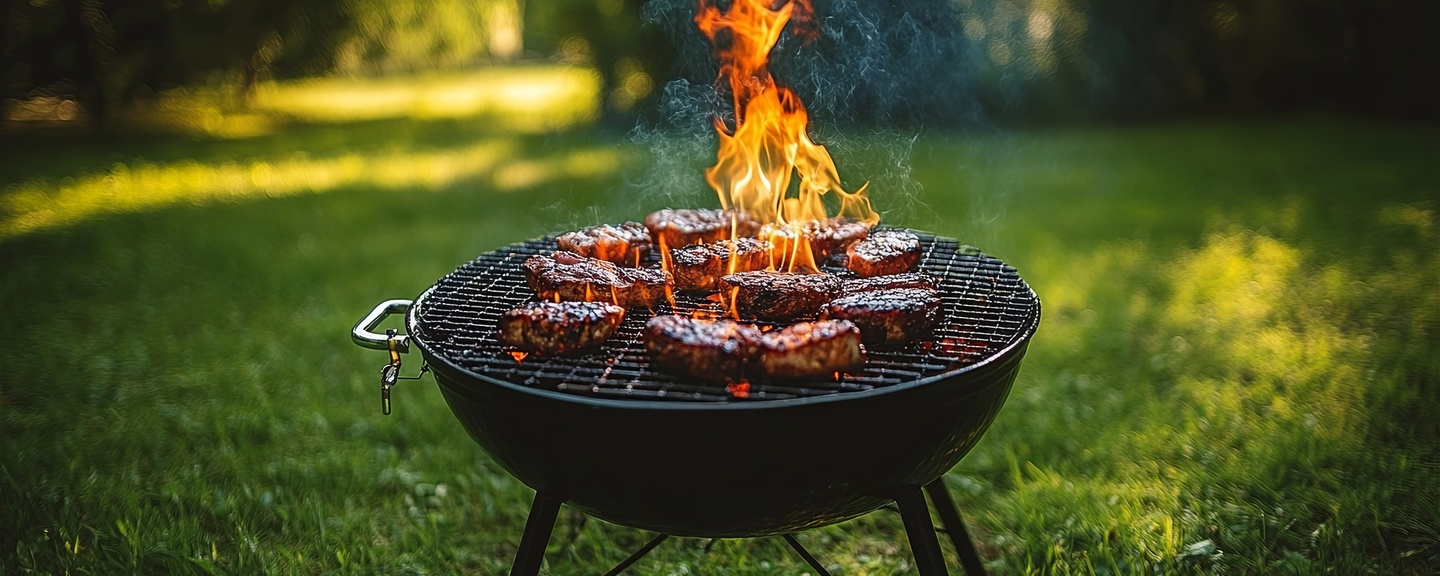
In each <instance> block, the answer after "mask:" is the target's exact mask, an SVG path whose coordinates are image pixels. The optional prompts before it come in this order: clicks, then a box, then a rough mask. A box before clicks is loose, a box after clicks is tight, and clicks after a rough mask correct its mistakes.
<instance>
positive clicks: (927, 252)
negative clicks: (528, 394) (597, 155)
mask: <svg viewBox="0 0 1440 576" xmlns="http://www.w3.org/2000/svg"><path fill="white" fill-rule="evenodd" d="M915 233H916V234H917V235H919V236H920V239H921V244H922V246H923V248H924V257H923V258H922V259H921V261H920V264H919V266H917V270H919V271H923V272H926V273H928V274H930V275H931V276H933V277H935V278H936V279H937V280H938V284H939V286H938V287H939V289H940V295H941V299H942V300H943V302H944V307H945V320H944V322H942V324H941V327H940V328H938V329H937V330H935V332H934V333H933V334H932V335H931V337H930V338H928V339H924V340H917V341H915V342H911V343H910V344H909V345H907V346H905V347H904V348H901V349H898V350H883V351H881V350H867V351H866V354H867V360H866V362H865V369H864V371H862V372H859V373H853V374H849V373H845V374H839V375H838V378H834V379H827V380H812V381H784V382H779V381H774V382H759V381H751V382H744V383H734V384H731V385H728V386H727V385H724V384H718V383H705V382H696V381H693V380H689V379H685V378H683V377H676V376H672V375H670V374H667V373H664V372H661V371H658V370H654V369H651V367H650V362H649V358H648V353H647V352H646V350H645V343H644V341H643V340H642V339H641V333H642V331H643V329H644V327H645V322H646V321H648V320H649V319H650V318H651V317H653V316H655V315H656V314H671V313H674V314H681V315H686V316H688V315H692V314H694V313H696V312H701V311H703V312H708V313H711V314H713V315H714V316H715V317H720V316H721V315H722V310H721V309H720V307H719V305H718V304H717V303H715V302H713V301H710V300H707V299H705V298H701V297H695V296H690V295H686V294H681V293H677V294H676V305H675V307H674V308H672V307H671V305H670V303H668V302H662V303H660V304H659V305H658V306H657V307H656V309H655V310H653V311H652V310H645V309H631V310H629V311H628V313H627V314H626V316H625V321H624V322H623V323H622V324H621V325H620V328H619V329H618V330H617V331H616V333H615V334H614V335H613V336H611V337H610V339H609V340H607V341H606V342H605V343H604V344H602V345H601V346H600V348H599V349H597V350H591V351H589V352H588V353H585V354H582V355H567V356H544V355H536V354H531V355H528V356H523V358H521V359H519V360H517V357H518V356H520V355H518V354H516V355H512V350H511V349H510V348H508V347H506V346H503V345H501V344H500V342H499V341H498V340H496V337H495V333H496V323H497V322H498V321H499V319H500V316H501V315H502V314H504V313H505V312H506V311H508V310H510V309H511V308H514V307H516V306H519V305H520V304H522V303H525V302H529V301H532V300H535V299H536V296H535V292H534V291H533V290H531V289H530V287H529V286H528V285H526V283H525V272H524V269H523V268H522V267H521V263H523V262H524V261H525V259H526V258H528V257H530V256H532V255H535V254H540V253H542V252H548V251H551V250H554V249H555V239H554V237H543V238H536V239H533V240H528V241H525V242H520V243H516V244H511V245H509V246H506V247H504V248H501V249H499V250H496V251H493V252H488V253H486V254H484V255H481V256H480V257H479V258H477V259H475V260H474V261H472V262H470V263H468V264H466V265H464V266H461V267H460V268H458V269H456V270H455V271H454V272H452V273H450V274H448V275H446V276H445V277H444V278H441V279H440V281H439V282H437V283H436V284H435V286H434V287H433V288H432V289H431V290H429V291H428V292H426V294H425V295H423V296H422V297H421V298H420V300H419V301H418V302H417V303H416V305H417V306H419V310H418V319H419V330H418V333H417V334H412V337H417V338H422V339H424V340H425V341H426V342H427V343H430V344H432V346H431V348H432V349H433V350H434V351H435V353H436V354H439V355H441V356H443V357H445V358H447V359H449V360H450V361H452V362H454V363H455V364H456V365H458V366H460V367H462V368H465V369H467V370H469V371H471V372H474V373H476V374H482V375H484V376H488V377H490V378H496V379H500V380H505V381H507V382H512V383H515V384H520V385H524V386H531V387H535V388H542V389H547V390H554V391H559V392H565V393H573V394H580V395H586V396H592V397H604V398H621V399H623V398H634V399H644V400H677V401H698V402H725V401H736V400H740V399H743V400H752V401H753V400H776V399H787V398H798V397H808V396H820V395H827V394H839V393H845V392H854V391H862V390H870V389H873V388H880V387H884V386H893V385H895V384H900V383H904V382H912V381H915V380H919V379H921V378H925V377H929V376H935V375H939V374H944V373H946V372H951V371H954V370H958V369H960V368H963V367H965V366H967V365H970V364H973V363H975V362H978V361H980V360H983V359H985V358H988V357H990V356H991V355H994V354H996V353H998V352H999V351H1001V350H1003V349H1004V348H1005V347H1006V346H1008V345H1010V344H1012V343H1014V342H1016V341H1018V340H1019V339H1020V337H1021V335H1022V332H1023V330H1024V328H1025V326H1026V325H1028V324H1029V323H1031V322H1032V321H1033V319H1034V316H1035V314H1036V312H1037V311H1038V306H1039V302H1038V301H1037V299H1036V298H1035V295H1034V293H1033V292H1032V291H1031V290H1030V288H1029V286H1027V285H1026V284H1025V282H1024V281H1022V280H1021V279H1020V276H1019V274H1017V273H1016V271H1015V269H1014V268H1012V267H1010V266H1008V265H1006V264H1004V263H1003V262H1001V261H999V260H997V259H995V258H992V257H990V256H987V255H985V254H983V253H981V252H979V251H978V250H975V249H973V248H970V247H968V246H962V245H961V244H959V243H958V242H956V241H955V240H953V239H949V238H943V237H937V236H933V235H929V234H925V233H922V232H915ZM656 258H657V257H656V255H654V254H652V255H651V258H650V261H648V262H646V263H645V264H646V265H649V266H654V265H656ZM826 271H827V272H830V273H833V274H836V275H839V276H849V275H850V272H849V271H847V270H845V269H843V268H835V267H831V266H826ZM760 324H761V325H762V326H764V325H765V324H764V323H760Z"/></svg>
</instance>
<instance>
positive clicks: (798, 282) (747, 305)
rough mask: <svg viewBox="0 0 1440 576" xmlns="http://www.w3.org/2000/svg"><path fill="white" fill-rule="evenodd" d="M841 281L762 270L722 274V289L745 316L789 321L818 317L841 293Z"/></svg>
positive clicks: (813, 275) (825, 276)
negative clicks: (826, 305) (823, 308)
mask: <svg viewBox="0 0 1440 576" xmlns="http://www.w3.org/2000/svg"><path fill="white" fill-rule="evenodd" d="M840 284H841V282H840V279H839V278H836V277H834V276H831V275H829V274H792V273H790V272H774V271H769V270H759V271H754V272H737V273H735V274H726V275H724V276H721V277H720V286H719V288H720V295H721V296H722V297H724V298H725V299H726V300H727V301H731V302H732V304H733V305H734V307H735V310H736V313H737V314H738V315H739V316H740V317H741V318H747V319H748V318H755V319H760V320H771V321H787V320H795V319H799V318H814V317H815V316H816V315H817V314H819V313H820V307H821V306H823V305H824V304H825V303H826V302H829V301H830V300H831V299H832V298H834V297H835V296H836V295H838V294H839V293H840Z"/></svg>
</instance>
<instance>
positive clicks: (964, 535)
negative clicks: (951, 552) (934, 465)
mask: <svg viewBox="0 0 1440 576" xmlns="http://www.w3.org/2000/svg"><path fill="white" fill-rule="evenodd" d="M925 492H927V493H929V494H930V503H931V504H934V505H935V511H936V512H939V513H940V523H941V524H942V525H944V526H945V532H946V533H948V534H949V535H950V543H951V544H954V545H955V551H956V552H959V553H960V565H961V566H964V567H965V574H966V576H985V565H984V564H982V563H980V554H979V553H977V552H975V543H974V542H973V541H972V540H971V539H970V533H969V532H968V531H966V530H965V521H964V520H961V519H960V509H959V508H958V507H956V506H955V501H954V500H952V499H951V498H950V490H949V489H948V488H946V487H945V479H944V478H940V479H938V480H936V481H934V482H931V483H929V484H926V485H925Z"/></svg>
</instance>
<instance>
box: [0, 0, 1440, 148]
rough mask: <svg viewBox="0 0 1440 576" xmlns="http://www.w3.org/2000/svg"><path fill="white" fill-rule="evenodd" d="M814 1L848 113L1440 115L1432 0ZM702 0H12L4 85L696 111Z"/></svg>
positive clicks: (837, 110) (799, 65)
mask: <svg viewBox="0 0 1440 576" xmlns="http://www.w3.org/2000/svg"><path fill="white" fill-rule="evenodd" d="M815 8H816V12H817V14H816V26H818V27H819V29H820V32H821V34H820V35H819V37H818V39H816V40H814V41H810V42H804V41H802V40H801V39H800V38H799V37H793V36H787V37H786V38H785V39H783V40H782V42H781V44H780V45H779V46H778V48H777V53H778V55H777V57H776V58H775V62H776V63H775V66H774V67H775V74H776V76H777V78H779V79H780V81H781V82H782V83H785V84H788V85H790V86H791V87H793V88H794V89H796V90H797V91H798V92H799V93H800V95H801V97H802V98H803V99H804V100H805V101H806V102H807V103H808V104H809V106H810V107H811V108H812V110H815V111H817V114H819V115H821V117H824V116H826V115H828V116H829V117H830V118H831V119H833V120H838V121H848V122H859V123H866V124H886V125H896V124H899V125H914V124H927V125H947V126H970V125H977V124H980V125H984V124H992V123H998V124H1017V123H1035V122H1051V121H1077V120H1081V121H1089V120H1140V119H1153V118H1165V117H1176V116H1186V115H1209V114H1239V115H1253V114H1265V113H1287V112H1294V111H1313V110H1323V111H1339V112H1344V113H1354V114H1360V115H1366V116H1375V117H1384V118H1398V119H1427V120H1434V119H1436V118H1437V117H1440V74H1437V72H1440V34H1436V33H1435V24H1436V23H1437V22H1440V4H1437V3H1434V2H1400V1H1395V0H1164V1H1155V2H1131V1H1122V0H1030V1H1024V0H1015V1H1009V0H891V1H888V2H865V1H858V0H817V2H816V6H815ZM497 10H510V11H514V12H517V13H518V16H519V18H520V20H521V21H522V22H523V44H505V43H503V42H502V43H497V42H495V41H492V40H493V39H487V38H485V30H487V29H488V28H487V27H486V26H484V25H483V22H482V21H484V20H486V19H488V18H492V17H493V16H494V14H496V13H499V12H497ZM694 10H695V3H694V2H693V1H692V0H650V1H649V2H646V1H643V0H556V1H545V2H539V1H534V0H530V1H523V0H496V1H493V2H476V3H468V4H467V3H460V2H453V1H447V0H439V1H436V2H428V3H403V2H399V3H390V2H381V1H378V0H344V1H339V2H334V1H329V0H179V1H176V2H169V3H155V2H141V1H126V0H51V1H46V2H39V1H32V0H13V1H11V2H9V3H8V6H7V7H6V8H5V10H4V13H3V20H4V24H3V26H0V45H3V48H4V52H3V58H0V96H3V97H4V98H9V99H24V98H27V97H34V96H35V95H57V94H58V95H67V96H73V97H75V99H76V101H77V102H79V103H80V105H81V106H82V107H84V108H85V109H86V110H88V111H90V112H92V113H93V116H94V117H96V118H98V119H100V120H101V122H98V123H97V125H100V126H103V125H104V122H103V120H104V118H105V117H106V116H107V111H108V110H110V109H112V108H114V107H117V106H122V107H123V106H125V105H128V104H131V103H133V102H135V101H137V100H144V99H145V98H148V97H150V96H151V95H153V94H154V93H155V92H157V91H160V90H164V89H167V88H172V87H176V86H195V85H210V86H214V85H225V86H227V87H229V88H230V89H232V90H233V91H234V93H235V94H236V95H237V97H238V98H239V99H240V100H242V101H243V99H244V97H245V95H246V94H247V92H248V91H249V90H252V89H253V87H254V85H255V83H256V82H257V81H260V80H267V79H290V78H302V77H317V76H336V75H340V76H377V75H393V74H397V73H411V72H416V71H425V70H447V69H459V68H470V67H476V66H483V65H494V64H505V63H511V62H526V61H543V60H558V61H570V62H578V63H582V64H586V65H590V66H593V67H594V68H595V69H596V70H597V71H598V72H599V73H600V74H601V76H602V81H603V83H604V92H602V94H612V93H615V90H616V89H617V87H619V86H620V85H621V83H623V82H625V81H626V78H627V77H628V76H630V75H633V73H634V72H635V71H636V70H640V71H642V72H643V73H644V75H645V78H646V79H647V81H648V83H647V84H644V85H641V86H639V90H638V93H640V94H643V95H644V96H643V97H642V98H638V99H637V98H633V97H627V98H621V99H615V98H611V99H608V100H607V102H606V103H605V114H604V116H605V119H606V121H607V122H609V123H614V124H617V125H623V124H633V122H634V120H635V117H636V116H647V117H649V118H650V119H660V120H663V119H664V118H665V117H666V116H667V115H669V116H671V117H674V116H676V115H677V114H681V115H682V116H688V114H682V113H684V112H690V111H694V110H693V109H694V108H695V107H696V106H695V105H696V102H700V101H703V100H705V98H703V96H704V91H705V90H707V89H708V85H709V84H710V83H711V82H712V80H713V77H714V70H715V68H714V66H715V65H714V63H713V58H712V57H711V55H710V47H709V46H708V45H707V44H706V42H705V40H704V38H703V37H702V36H701V35H700V34H699V33H698V31H696V30H695V28H694V25H693V23H692V22H691V21H690V18H691V17H692V16H693V14H694ZM472 21H473V22H474V23H475V24H474V25H473V26H471V25H469V22H472ZM792 26H793V24H792ZM802 44H806V45H805V46H804V48H803V50H802V49H801V45H802ZM417 46H418V47H417ZM648 79H656V80H653V81H650V80H648ZM632 88H635V87H634V86H632ZM631 93H632V94H634V93H637V91H636V90H631Z"/></svg>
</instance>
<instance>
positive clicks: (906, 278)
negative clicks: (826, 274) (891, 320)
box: [843, 272, 936, 295]
mask: <svg viewBox="0 0 1440 576" xmlns="http://www.w3.org/2000/svg"><path fill="white" fill-rule="evenodd" d="M935 286H936V284H935V279H934V278H931V277H930V275H929V274H926V273H924V272H906V273H904V274H889V275H885V276H871V277H869V278H847V279H846V280H845V285H844V290H843V291H844V293H845V294H847V295H849V294H857V293H860V292H870V291H873V290H889V289H891V288H928V289H930V290H931V291H934V290H935V289H936V288H935Z"/></svg>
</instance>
